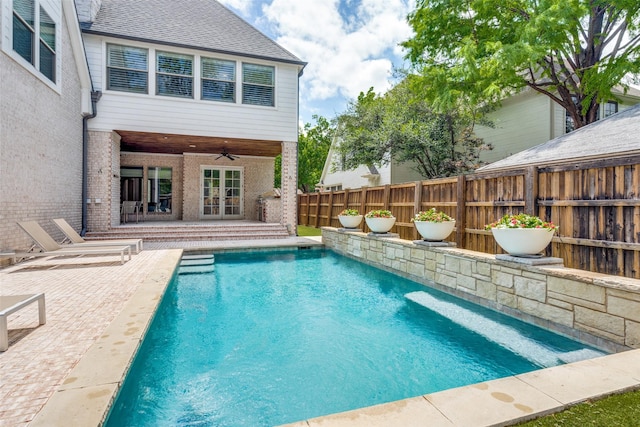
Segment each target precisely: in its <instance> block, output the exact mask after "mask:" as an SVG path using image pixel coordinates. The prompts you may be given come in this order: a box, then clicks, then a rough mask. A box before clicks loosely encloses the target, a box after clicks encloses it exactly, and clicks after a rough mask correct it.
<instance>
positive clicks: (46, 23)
mask: <svg viewBox="0 0 640 427" xmlns="http://www.w3.org/2000/svg"><path fill="white" fill-rule="evenodd" d="M40 72H42V74H44V75H45V76H47V78H48V79H49V80H51V81H52V82H55V81H56V24H55V22H53V19H51V17H50V16H49V15H48V14H47V12H45V11H44V9H42V8H40Z"/></svg>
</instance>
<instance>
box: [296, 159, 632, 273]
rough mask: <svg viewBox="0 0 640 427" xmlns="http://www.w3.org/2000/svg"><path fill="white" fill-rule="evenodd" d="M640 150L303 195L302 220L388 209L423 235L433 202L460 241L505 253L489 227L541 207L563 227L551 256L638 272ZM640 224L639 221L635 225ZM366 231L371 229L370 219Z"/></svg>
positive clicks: (400, 229) (405, 229) (408, 235)
mask: <svg viewBox="0 0 640 427" xmlns="http://www.w3.org/2000/svg"><path fill="white" fill-rule="evenodd" d="M639 189H640V156H628V157H622V158H614V159H605V160H594V161H585V162H581V163H574V164H567V165H554V166H547V167H544V166H529V167H526V168H522V169H518V170H510V171H501V172H493V173H485V174H474V175H464V176H458V177H454V178H443V179H434V180H428V181H416V182H410V183H405V184H395V185H385V186H381V187H367V188H361V189H355V190H342V191H332V192H326V193H324V192H323V193H309V194H301V195H299V196H298V224H300V225H310V226H314V227H322V226H331V227H340V223H339V221H338V214H339V213H340V212H341V211H342V210H343V209H345V208H351V209H357V210H358V211H360V213H361V214H365V213H367V212H368V211H370V210H373V209H388V210H390V211H391V212H392V213H393V215H394V216H395V217H396V218H397V220H396V225H395V226H394V228H393V229H392V230H391V231H392V232H395V233H398V234H399V235H400V237H401V238H403V239H408V240H416V239H418V238H419V235H418V233H417V231H416V230H415V227H414V225H413V224H412V223H411V218H412V217H413V215H414V214H415V213H417V212H418V211H420V210H426V209H429V208H432V207H435V208H436V209H438V210H442V211H444V212H446V213H447V214H449V215H450V216H452V217H453V218H455V219H456V231H455V233H453V234H452V235H451V236H450V240H452V241H455V242H456V243H457V245H458V247H459V248H465V249H470V250H474V251H480V252H486V253H501V249H500V248H499V247H498V246H497V244H496V243H495V240H494V239H493V236H492V235H491V232H490V231H486V230H484V226H485V225H486V224H488V223H491V222H493V221H495V220H497V219H499V218H500V217H501V216H502V215H504V214H506V213H521V212H525V213H528V214H535V215H538V216H540V217H541V218H542V219H544V220H547V221H553V222H554V223H555V224H557V225H558V226H559V227H560V229H559V231H558V233H557V234H556V237H554V239H553V241H552V243H551V245H549V247H548V248H547V250H546V251H547V253H546V254H547V255H549V256H555V257H560V258H563V259H564V263H565V265H566V266H567V267H571V268H579V269H583V270H590V271H595V272H599V273H604V274H613V275H619V276H626V277H631V278H640V243H639V242H640V240H639V237H640V198H639V196H638V190H639ZM636 224H637V226H636ZM361 228H362V229H363V231H369V230H368V229H367V228H366V225H365V222H364V221H363V222H362V224H361Z"/></svg>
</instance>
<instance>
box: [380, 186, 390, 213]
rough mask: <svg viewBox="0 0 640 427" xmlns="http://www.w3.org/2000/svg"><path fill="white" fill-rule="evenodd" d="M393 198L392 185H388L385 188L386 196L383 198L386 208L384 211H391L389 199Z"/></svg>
mask: <svg viewBox="0 0 640 427" xmlns="http://www.w3.org/2000/svg"><path fill="white" fill-rule="evenodd" d="M390 196H391V185H390V184H387V185H385V186H384V195H383V196H382V198H383V200H384V207H383V208H382V209H384V210H389V197H390Z"/></svg>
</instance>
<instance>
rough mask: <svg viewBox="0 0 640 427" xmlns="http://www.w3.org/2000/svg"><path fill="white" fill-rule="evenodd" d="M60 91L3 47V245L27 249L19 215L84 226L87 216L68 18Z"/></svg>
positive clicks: (0, 219) (46, 222)
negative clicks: (8, 53) (18, 223)
mask: <svg viewBox="0 0 640 427" xmlns="http://www.w3.org/2000/svg"><path fill="white" fill-rule="evenodd" d="M60 25H61V31H60V34H61V37H60V45H59V46H58V57H59V58H60V60H61V73H60V76H59V81H60V86H59V91H56V90H54V89H52V88H51V87H49V86H48V85H46V84H45V83H44V82H43V81H42V79H44V77H41V78H39V77H37V76H36V75H34V74H32V73H31V72H30V71H28V70H27V69H25V68H24V67H23V66H21V65H20V64H18V63H17V62H16V61H14V60H13V59H12V58H11V57H9V56H7V55H6V54H5V53H4V52H3V51H1V50H0V70H2V78H0V111H1V114H0V250H1V249H27V248H29V247H30V246H31V239H29V238H28V237H27V235H26V234H25V233H24V232H22V231H21V230H20V229H19V227H18V226H17V225H16V222H17V221H23V220H37V221H38V222H40V224H42V226H44V227H45V228H46V229H47V231H49V232H50V233H52V235H53V236H54V237H55V238H62V235H61V234H60V233H59V232H58V231H57V229H56V228H55V227H54V226H53V225H52V224H51V221H50V219H52V218H58V217H62V218H65V219H66V220H67V221H68V222H69V223H70V224H71V225H72V226H74V227H75V228H76V229H78V230H79V229H80V225H81V217H82V205H81V203H82V201H81V198H82V195H81V194H82V116H81V111H80V108H81V93H80V83H79V78H78V73H77V68H76V64H75V61H74V57H73V53H72V51H71V45H70V40H69V37H68V32H67V27H66V23H65V21H64V19H63V20H62V21H61V24H60Z"/></svg>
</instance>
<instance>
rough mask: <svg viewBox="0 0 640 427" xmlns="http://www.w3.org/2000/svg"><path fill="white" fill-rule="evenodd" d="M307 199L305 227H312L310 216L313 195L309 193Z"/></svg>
mask: <svg viewBox="0 0 640 427" xmlns="http://www.w3.org/2000/svg"><path fill="white" fill-rule="evenodd" d="M305 198H306V199H307V220H306V221H305V223H304V225H311V220H310V215H311V194H310V193H307V194H306V197H305Z"/></svg>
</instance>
